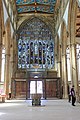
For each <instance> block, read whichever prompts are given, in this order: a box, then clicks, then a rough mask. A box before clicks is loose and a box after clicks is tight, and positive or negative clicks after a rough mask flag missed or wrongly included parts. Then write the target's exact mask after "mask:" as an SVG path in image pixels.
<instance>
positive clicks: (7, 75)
mask: <svg viewBox="0 0 80 120" xmlns="http://www.w3.org/2000/svg"><path fill="white" fill-rule="evenodd" d="M10 39H11V37H10V26H9V21H8V23H7V25H6V37H5V40H6V53H5V93H6V96H7V99H8V98H9V84H10V73H11V71H10Z"/></svg>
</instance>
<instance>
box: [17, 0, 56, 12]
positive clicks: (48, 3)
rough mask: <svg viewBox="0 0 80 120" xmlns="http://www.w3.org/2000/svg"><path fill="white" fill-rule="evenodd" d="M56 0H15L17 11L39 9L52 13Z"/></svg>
mask: <svg viewBox="0 0 80 120" xmlns="http://www.w3.org/2000/svg"><path fill="white" fill-rule="evenodd" d="M55 3H56V0H16V5H17V11H18V13H26V12H33V11H37V12H38V11H41V12H46V13H53V11H54V6H55Z"/></svg>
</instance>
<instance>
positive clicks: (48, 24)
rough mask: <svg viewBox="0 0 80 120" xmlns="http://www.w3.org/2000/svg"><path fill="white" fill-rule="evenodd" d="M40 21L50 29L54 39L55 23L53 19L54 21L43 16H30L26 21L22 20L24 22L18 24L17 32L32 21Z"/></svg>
mask: <svg viewBox="0 0 80 120" xmlns="http://www.w3.org/2000/svg"><path fill="white" fill-rule="evenodd" d="M34 18H36V19H40V20H41V21H42V22H44V23H45V24H46V25H47V26H48V27H49V28H50V30H51V31H52V35H53V37H54V33H53V29H54V22H53V19H52V20H49V19H48V18H47V17H46V18H45V17H43V16H30V17H28V18H25V19H22V21H21V22H20V23H19V24H18V27H17V30H18V29H19V28H20V27H21V26H22V25H23V24H25V22H28V21H30V20H32V19H34Z"/></svg>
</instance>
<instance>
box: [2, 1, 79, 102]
mask: <svg viewBox="0 0 80 120" xmlns="http://www.w3.org/2000/svg"><path fill="white" fill-rule="evenodd" d="M73 85H74V87H75V92H76V99H77V101H80V0H0V99H1V96H3V95H5V97H6V99H8V100H9V99H32V98H33V97H40V99H54V98H58V99H67V98H68V93H69V91H70V88H71V87H72V86H73Z"/></svg>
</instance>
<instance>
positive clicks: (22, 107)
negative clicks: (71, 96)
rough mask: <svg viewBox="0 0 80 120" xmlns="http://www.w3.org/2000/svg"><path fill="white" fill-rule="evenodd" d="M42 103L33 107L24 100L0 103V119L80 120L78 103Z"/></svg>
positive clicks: (58, 101)
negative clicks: (73, 104)
mask: <svg viewBox="0 0 80 120" xmlns="http://www.w3.org/2000/svg"><path fill="white" fill-rule="evenodd" d="M43 105H45V106H41V107H33V106H31V105H30V101H26V100H9V101H6V103H0V120H80V103H76V106H72V105H71V103H69V102H68V100H46V101H43Z"/></svg>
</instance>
